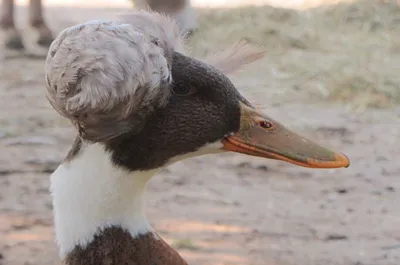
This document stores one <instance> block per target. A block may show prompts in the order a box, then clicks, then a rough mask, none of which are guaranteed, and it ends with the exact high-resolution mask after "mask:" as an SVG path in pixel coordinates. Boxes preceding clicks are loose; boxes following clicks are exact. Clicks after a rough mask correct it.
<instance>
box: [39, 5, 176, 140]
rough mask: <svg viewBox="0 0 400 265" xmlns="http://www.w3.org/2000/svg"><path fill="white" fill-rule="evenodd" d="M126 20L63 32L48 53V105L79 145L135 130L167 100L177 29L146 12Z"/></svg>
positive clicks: (74, 28)
mask: <svg viewBox="0 0 400 265" xmlns="http://www.w3.org/2000/svg"><path fill="white" fill-rule="evenodd" d="M132 18H134V19H132ZM130 19H131V22H130V23H124V22H111V21H89V22H86V23H84V24H80V25H76V26H73V27H70V28H67V29H65V30H63V31H62V32H61V33H60V34H59V35H58V37H57V38H56V40H55V41H54V42H53V43H52V45H51V47H50V49H49V52H48V55H47V59H46V65H45V73H46V92H47V93H46V96H47V99H48V100H49V102H50V103H51V105H52V106H53V108H54V109H56V110H57V111H58V112H59V113H60V114H61V115H63V116H65V117H67V118H69V119H70V120H71V121H72V123H73V124H74V125H75V126H76V127H77V129H78V130H79V133H80V135H81V137H82V138H84V139H87V140H91V141H104V140H108V139H111V138H113V137H116V136H118V135H120V134H122V133H124V132H126V131H128V130H135V129H136V130H140V128H141V126H142V125H143V122H144V120H145V118H146V115H148V114H150V113H151V110H152V109H154V108H156V107H159V106H162V105H164V104H165V103H166V101H167V98H168V96H169V90H168V89H165V87H166V86H167V85H168V83H169V82H170V81H171V71H170V70H171V69H170V67H171V53H172V51H173V50H174V49H175V48H177V49H180V48H179V47H178V45H179V43H180V42H179V39H178V38H179V37H178V36H177V32H178V31H177V26H176V25H175V24H174V23H173V21H172V20H169V19H167V18H165V17H163V16H161V15H158V14H149V13H146V12H138V13H136V14H133V15H131V18H130ZM147 26H149V27H147Z"/></svg>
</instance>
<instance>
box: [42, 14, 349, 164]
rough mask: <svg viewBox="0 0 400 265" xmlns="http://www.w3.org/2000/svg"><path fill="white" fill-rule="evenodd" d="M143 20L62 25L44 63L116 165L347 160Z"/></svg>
mask: <svg viewBox="0 0 400 265" xmlns="http://www.w3.org/2000/svg"><path fill="white" fill-rule="evenodd" d="M153 17H154V16H153V15H149V13H145V12H142V13H138V14H137V15H136V17H135V19H137V20H138V21H139V20H140V21H142V22H143V21H145V22H146V19H149V21H148V23H147V24H146V23H137V25H147V26H148V27H149V25H150V24H151V21H152V20H151V19H153ZM160 19H165V18H163V17H161V16H160ZM162 24H163V23H159V22H157V23H153V24H151V25H153V26H154V27H153V29H157V27H161V26H160V25H162ZM157 25H158V26H157ZM143 28H144V26H143ZM143 28H141V27H140V26H137V27H135V23H134V21H133V22H131V23H130V24H125V23H123V22H99V21H94V22H89V23H86V24H82V25H78V26H75V27H72V28H69V29H66V30H64V31H63V32H62V33H61V34H60V36H59V37H58V39H57V40H56V41H55V42H54V43H53V45H52V47H51V48H50V52H49V55H48V58H47V62H46V81H47V97H48V99H49V101H50V103H51V104H52V105H53V107H54V108H55V109H56V110H57V111H58V112H59V113H61V114H62V115H63V116H65V117H68V118H69V119H70V120H71V121H72V123H73V124H74V125H75V126H76V128H77V129H78V131H79V135H80V138H81V139H83V140H86V141H88V142H99V143H102V144H104V146H105V148H106V149H107V150H108V151H110V152H111V154H112V160H113V162H114V163H115V164H117V165H121V166H123V167H125V168H127V169H129V170H150V169H155V168H160V167H163V166H165V165H167V164H170V163H172V162H175V161H177V160H180V159H182V158H185V157H190V156H196V155H202V154H207V153H218V152H225V151H232V152H238V153H242V154H247V155H251V156H258V157H264V158H269V159H278V160H282V161H286V162H289V163H292V164H295V165H299V166H304V167H312V168H337V167H347V166H349V159H348V158H347V157H346V156H345V155H343V154H341V153H337V152H334V151H331V150H329V149H327V148H324V147H322V146H320V145H319V144H317V143H315V142H313V141H311V140H309V139H306V138H304V137H303V136H300V135H298V134H296V133H295V132H293V131H291V130H289V129H287V128H286V127H284V126H283V125H282V124H280V123H279V122H277V121H275V120H273V119H272V118H270V117H268V116H267V115H265V114H264V113H262V112H260V111H259V110H257V109H256V108H255V107H254V106H253V105H252V104H251V103H250V102H249V101H248V100H246V98H244V97H243V96H242V95H241V94H240V92H239V91H238V90H237V89H236V88H235V86H234V84H233V83H232V82H231V81H230V80H229V78H228V77H227V76H226V75H225V74H224V73H223V72H222V71H220V70H219V69H217V68H215V67H213V66H212V65H210V64H207V63H204V62H202V61H200V60H197V59H195V58H192V57H189V56H187V55H185V54H183V52H179V51H176V50H175V49H174V47H175V46H176V43H177V42H175V40H176V39H178V38H179V36H178V35H179V34H178V33H177V32H175V33H171V34H170V35H174V34H175V35H176V38H175V39H174V38H171V36H169V38H164V39H163V38H162V37H161V36H162V35H163V34H164V35H168V34H167V33H168V32H167V33H166V32H164V31H163V34H158V35H156V34H147V33H146V31H145V30H143ZM163 30H164V29H163ZM153 32H156V30H153ZM216 65H218V63H217V64H216Z"/></svg>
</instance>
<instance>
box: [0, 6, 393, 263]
mask: <svg viewBox="0 0 400 265" xmlns="http://www.w3.org/2000/svg"><path fill="white" fill-rule="evenodd" d="M192 5H193V7H194V10H195V12H196V14H197V27H196V29H195V30H194V31H193V34H192V35H191V36H190V37H189V38H188V40H187V43H188V46H189V47H190V52H191V54H193V55H195V56H198V57H200V58H201V57H202V56H204V55H206V54H208V53H210V52H214V51H216V50H218V49H223V47H224V46H227V45H229V44H231V43H232V42H234V41H238V40H240V39H245V40H247V41H248V42H250V43H253V44H260V45H263V46H264V47H266V48H267V50H268V52H267V56H266V57H265V58H264V59H263V60H261V61H260V62H257V63H255V64H254V65H252V66H249V67H248V68H246V69H245V70H243V71H241V72H240V73H237V74H235V75H234V76H232V80H233V81H234V83H235V84H236V85H237V86H238V87H239V88H243V89H247V90H249V91H250V92H251V91H252V89H253V90H254V91H255V92H256V98H257V103H258V104H261V105H262V106H263V107H264V109H265V112H266V113H267V114H268V115H269V116H271V117H273V118H274V119H276V120H278V121H280V122H282V123H284V124H286V125H288V127H290V128H291V129H294V130H297V131H299V132H300V133H302V134H303V135H306V136H308V137H310V138H313V139H315V140H316V141H318V142H320V143H323V144H324V145H327V146H330V147H332V148H333V149H334V150H338V151H341V152H344V153H345V154H347V155H348V156H349V157H350V159H351V163H352V164H351V166H350V167H349V168H347V169H328V170H312V169H307V168H301V167H296V166H294V165H290V164H286V163H284V162H279V161H272V160H271V161H266V160H262V159H256V158H250V157H246V156H242V155H237V154H223V155H218V156H206V157H200V158H192V159H190V160H186V161H183V162H179V163H177V164H174V165H172V166H170V167H168V168H166V169H165V170H163V171H162V172H161V173H160V174H159V175H158V176H157V177H155V178H154V179H152V180H151V182H150V184H149V187H148V193H147V206H148V208H147V212H148V217H149V220H150V221H151V223H152V225H153V227H154V228H155V229H156V230H157V231H158V232H159V233H160V234H161V236H163V237H164V238H165V239H166V241H167V242H168V243H170V244H172V246H174V247H175V248H176V249H178V251H179V252H180V253H182V255H183V256H184V258H185V259H187V261H188V262H189V264H193V265H200V264H207V265H239V264H240V265H398V264H400V226H399V224H400V162H399V159H400V74H399V71H400V5H399V4H398V3H397V1H378V0H375V1H373V0H359V1H350V0H348V1H333V0H332V1H329V0H326V1H323V0H303V1H301V0H297V1H296V0H285V1H279V0H269V1H268V0H218V1H217V0H194V1H192ZM43 8H44V16H45V20H46V22H47V26H48V27H49V28H50V30H51V31H52V32H53V34H54V36H56V34H57V33H58V32H59V31H60V30H62V29H64V28H65V27H68V26H71V25H74V24H76V23H81V22H85V21H87V20H90V19H113V18H115V17H116V15H118V14H120V13H123V12H127V11H130V10H132V9H133V8H134V5H133V3H132V2H131V1H128V0H112V1H111V0H108V1H107V0H97V1H95V0H92V1H89V0H85V1H83V0H47V1H45V2H44V6H43ZM28 12H29V11H28V7H27V1H22V0H21V1H16V8H15V22H16V23H15V26H16V27H17V28H18V29H19V33H20V35H21V36H22V39H23V42H24V46H25V50H24V51H23V52H21V50H19V51H18V52H17V53H16V52H15V49H14V51H12V52H10V51H9V49H7V45H3V44H1V45H2V46H1V47H2V48H1V50H0V55H1V62H0V264H1V265H50V264H58V256H57V250H56V246H55V243H54V235H53V230H52V212H51V211H52V209H51V207H52V206H51V198H50V195H49V192H48V186H49V175H50V174H51V173H52V172H53V171H54V169H55V168H56V167H57V166H58V164H59V163H60V161H61V160H62V159H63V158H64V156H65V155H66V153H67V151H68V149H69V147H70V145H71V143H72V140H73V137H74V130H73V128H72V126H71V125H70V124H69V122H68V121H66V120H65V119H62V118H60V116H59V115H58V114H57V113H56V112H55V111H54V110H53V109H51V107H50V105H49V104H48V102H47V101H46V99H45V97H44V69H43V68H44V58H45V57H44V56H45V55H46V49H45V48H43V45H42V47H37V46H40V45H37V41H36V40H35V39H30V38H31V35H32V34H31V32H30V30H29V27H28V24H29V23H28V20H29V19H28ZM10 32H11V31H10V27H8V28H7V27H3V30H2V39H1V43H6V42H7V39H6V38H7V36H8V37H9V36H10V35H9V34H10ZM14 33H15V32H14ZM14 33H13V34H14ZM7 34H8V35H7ZM33 38H35V36H33ZM36 38H37V36H36ZM3 46H4V47H3ZM205 169H207V170H205Z"/></svg>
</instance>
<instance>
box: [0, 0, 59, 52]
mask: <svg viewBox="0 0 400 265" xmlns="http://www.w3.org/2000/svg"><path fill="white" fill-rule="evenodd" d="M14 6H15V4H14V0H2V3H1V16H0V30H1V31H2V33H3V35H4V40H3V41H4V44H5V47H6V48H8V49H12V50H23V49H24V48H25V47H24V44H23V41H22V38H21V34H20V33H19V32H18V30H17V29H16V27H15V19H14ZM29 25H30V27H31V28H32V30H33V31H34V32H35V33H36V34H37V35H38V37H37V39H36V42H37V44H38V45H39V46H41V47H46V48H47V47H49V46H50V44H51V42H52V41H53V34H52V32H51V30H50V29H49V27H48V26H47V24H46V22H45V20H44V17H43V5H42V0H30V1H29Z"/></svg>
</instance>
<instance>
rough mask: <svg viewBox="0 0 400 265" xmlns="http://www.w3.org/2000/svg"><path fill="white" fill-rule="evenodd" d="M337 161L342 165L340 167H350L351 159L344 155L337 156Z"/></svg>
mask: <svg viewBox="0 0 400 265" xmlns="http://www.w3.org/2000/svg"><path fill="white" fill-rule="evenodd" d="M335 159H336V161H338V162H339V163H340V165H341V166H340V167H344V168H348V167H349V166H350V159H349V157H348V156H347V155H345V154H343V153H338V154H336V155H335Z"/></svg>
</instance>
